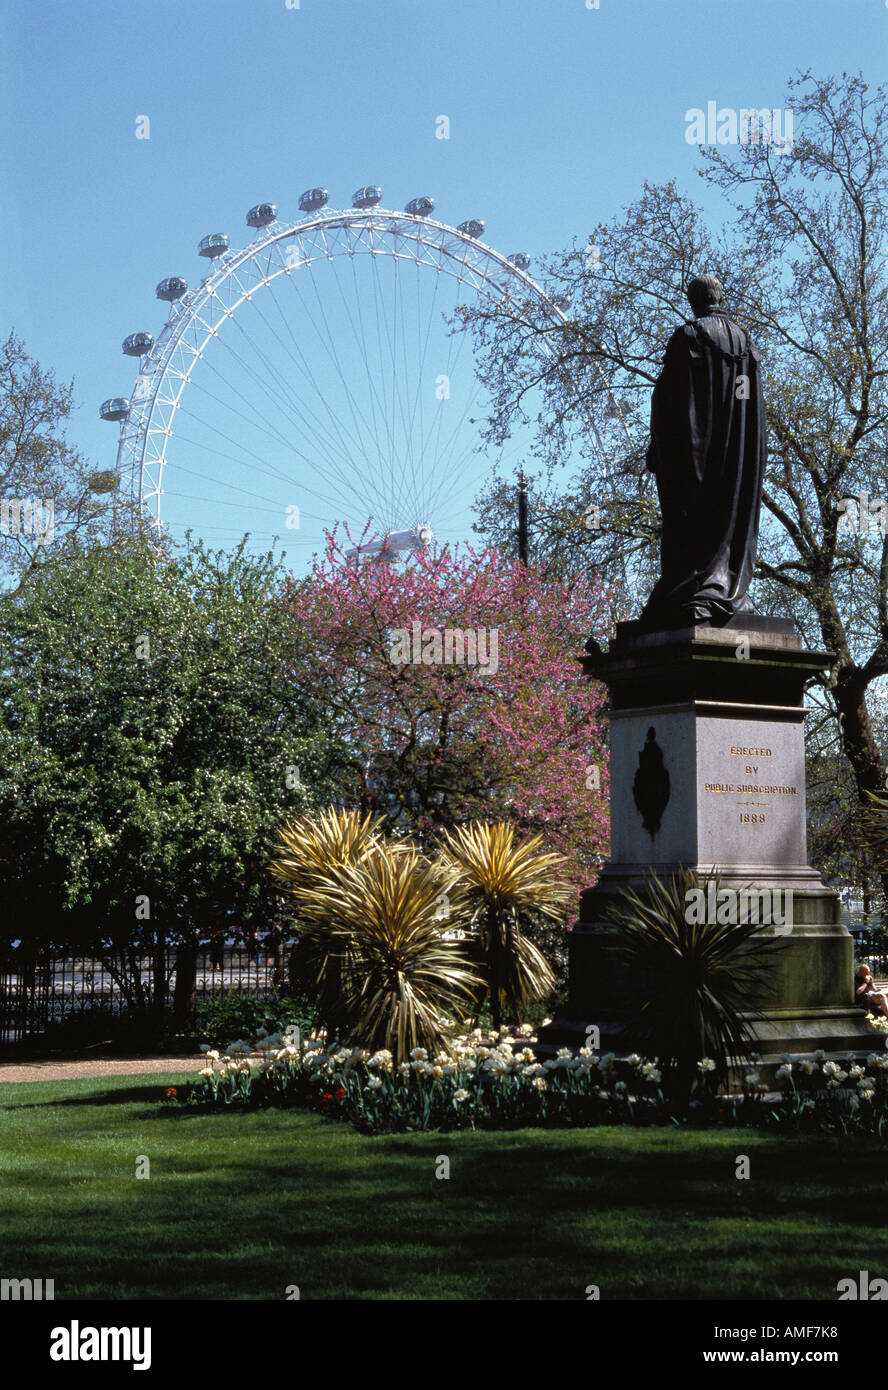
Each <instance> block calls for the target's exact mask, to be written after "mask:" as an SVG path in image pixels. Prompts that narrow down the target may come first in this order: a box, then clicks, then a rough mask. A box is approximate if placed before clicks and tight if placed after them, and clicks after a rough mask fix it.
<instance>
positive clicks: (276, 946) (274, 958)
mask: <svg viewBox="0 0 888 1390" xmlns="http://www.w3.org/2000/svg"><path fill="white" fill-rule="evenodd" d="M282 939H283V933H282V932H281V929H280V927H278V926H273V927H272V928H271V931H270V932H269V933H268V935H267V936H266V938H265V949H266V951H267V952H268V964H269V965H272V966H274V968H275V970H277V968H278V966H279V964H280V960H281V941H282Z"/></svg>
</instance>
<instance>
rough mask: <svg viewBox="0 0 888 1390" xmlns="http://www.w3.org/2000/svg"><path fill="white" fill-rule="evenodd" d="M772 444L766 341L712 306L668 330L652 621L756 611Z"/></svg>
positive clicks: (653, 446)
mask: <svg viewBox="0 0 888 1390" xmlns="http://www.w3.org/2000/svg"><path fill="white" fill-rule="evenodd" d="M766 449H767V446H766V437H765V405H764V398H763V393H762V381H761V371H760V354H759V352H758V349H757V348H756V347H755V346H754V344H753V343H752V341H751V340H750V339H749V337H748V336H747V334H746V333H745V332H744V331H743V329H742V328H739V327H738V326H737V324H735V323H733V322H732V321H731V319H729V318H728V315H727V313H726V312H725V311H724V310H723V309H721V308H711V309H709V310H706V311H704V312H703V313H702V314H701V315H700V316H699V317H698V318H696V319H694V320H693V321H692V322H690V323H686V324H683V325H682V327H681V328H678V329H676V331H675V332H674V333H673V335H672V337H671V338H670V339H669V343H668V345H667V347H666V356H665V358H664V360H663V369H662V371H661V372H660V375H659V377H658V379H657V383H656V385H655V387H654V393H653V400H652V402H651V442H650V447H649V449H648V455H647V466H648V468H649V469H651V470H652V471H653V473H654V474H655V475H656V479H657V491H658V493H659V496H660V511H661V515H662V520H663V535H662V541H661V551H660V553H661V573H660V579H659V580H658V582H657V584H656V586H655V588H654V591H653V593H652V594H651V596H650V599H649V600H648V602H647V604H646V606H645V609H644V612H643V613H642V615H641V618H642V621H643V622H644V624H645V626H647V627H652V628H658V627H674V626H676V625H680V624H684V623H687V624H691V623H695V622H697V623H701V622H712V623H715V624H717V625H720V624H722V623H725V622H727V621H728V620H729V619H730V618H731V617H733V615H734V614H735V613H745V612H749V611H750V610H751V608H752V604H751V602H750V600H749V598H748V596H747V590H748V588H749V584H750V580H751V579H752V571H753V566H754V565H755V553H756V545H757V542H758V520H759V509H760V506H761V495H762V479H763V475H764V468H765V457H766Z"/></svg>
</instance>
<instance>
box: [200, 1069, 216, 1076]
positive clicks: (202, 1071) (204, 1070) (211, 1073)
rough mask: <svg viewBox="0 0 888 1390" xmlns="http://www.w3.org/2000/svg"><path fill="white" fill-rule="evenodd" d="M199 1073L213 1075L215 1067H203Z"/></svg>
mask: <svg viewBox="0 0 888 1390" xmlns="http://www.w3.org/2000/svg"><path fill="white" fill-rule="evenodd" d="M198 1075H199V1076H212V1075H213V1068H212V1067H202V1068H201V1070H200V1072H199V1073H198Z"/></svg>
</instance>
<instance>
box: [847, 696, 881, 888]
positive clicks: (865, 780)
mask: <svg viewBox="0 0 888 1390" xmlns="http://www.w3.org/2000/svg"><path fill="white" fill-rule="evenodd" d="M865 691H866V685H865V683H864V682H863V681H862V680H861V679H860V677H859V676H858V675H855V674H852V673H850V672H849V673H848V675H847V676H846V677H845V678H844V679H843V678H842V677H841V676H840V677H839V682H838V684H837V685H836V688H835V698H836V704H837V705H838V709H839V717H840V721H841V730H842V747H843V749H844V751H845V756H846V757H847V759H848V761H849V762H850V764H851V767H852V769H853V771H854V780H855V782H856V784H857V795H858V798H859V800H860V804H861V806H862V807H866V806H868V804H869V803H868V799H867V792H880V791H884V789H885V764H884V762H883V760H882V755H881V753H880V752H879V748H878V745H877V743H876V740H875V736H874V734H873V726H872V724H871V722H870V717H869V710H868V709H867V707H866V699H865ZM880 878H881V881H882V892H883V893H884V894H885V898H886V900H888V864H886V866H885V867H884V868H883V869H882V870H881V872H880Z"/></svg>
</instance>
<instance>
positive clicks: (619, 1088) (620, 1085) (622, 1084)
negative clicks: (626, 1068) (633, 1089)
mask: <svg viewBox="0 0 888 1390" xmlns="http://www.w3.org/2000/svg"><path fill="white" fill-rule="evenodd" d="M614 1090H615V1091H617V1092H619V1094H620V1095H623V1093H624V1091H628V1090H629V1087H628V1086H627V1085H626V1082H625V1081H618V1082H617V1084H616V1086H615V1087H614Z"/></svg>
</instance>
